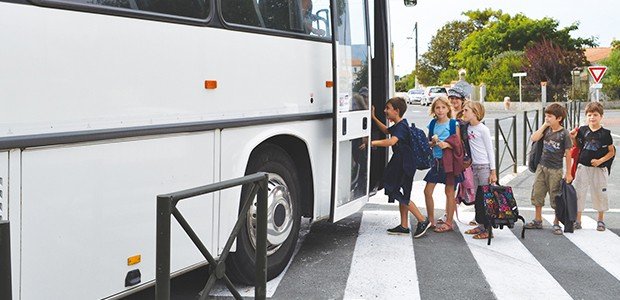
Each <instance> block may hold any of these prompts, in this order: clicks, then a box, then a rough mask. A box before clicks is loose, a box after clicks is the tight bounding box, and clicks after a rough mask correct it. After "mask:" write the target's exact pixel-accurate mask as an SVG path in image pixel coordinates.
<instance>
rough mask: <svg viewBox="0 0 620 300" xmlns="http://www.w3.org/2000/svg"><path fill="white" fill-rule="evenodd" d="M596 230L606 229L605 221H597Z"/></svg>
mask: <svg viewBox="0 0 620 300" xmlns="http://www.w3.org/2000/svg"><path fill="white" fill-rule="evenodd" d="M596 230H598V231H605V222H603V221H598V222H596Z"/></svg>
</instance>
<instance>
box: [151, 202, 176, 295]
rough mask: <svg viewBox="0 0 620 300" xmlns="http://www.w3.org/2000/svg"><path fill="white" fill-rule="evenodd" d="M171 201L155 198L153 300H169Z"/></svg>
mask: <svg viewBox="0 0 620 300" xmlns="http://www.w3.org/2000/svg"><path fill="white" fill-rule="evenodd" d="M171 214H172V199H170V198H168V197H161V196H157V240H156V242H155V247H156V248H155V249H156V252H155V264H156V266H157V267H156V268H157V269H156V270H157V273H156V274H155V298H156V299H157V300H168V299H170V219H171V218H172V215H171Z"/></svg>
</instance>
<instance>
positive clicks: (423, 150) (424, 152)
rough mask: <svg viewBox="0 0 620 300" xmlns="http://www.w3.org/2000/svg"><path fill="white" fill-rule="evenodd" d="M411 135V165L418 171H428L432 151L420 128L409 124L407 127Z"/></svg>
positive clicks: (431, 160)
mask: <svg viewBox="0 0 620 300" xmlns="http://www.w3.org/2000/svg"><path fill="white" fill-rule="evenodd" d="M409 133H410V134H411V150H412V152H413V163H414V165H415V167H416V169H418V170H426V169H430V168H431V165H432V162H433V150H432V148H431V147H430V146H429V145H428V140H427V139H426V134H424V131H423V130H422V129H420V128H417V127H415V124H414V123H411V127H409Z"/></svg>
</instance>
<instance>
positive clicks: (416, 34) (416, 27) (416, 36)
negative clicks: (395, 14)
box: [407, 21, 418, 88]
mask: <svg viewBox="0 0 620 300" xmlns="http://www.w3.org/2000/svg"><path fill="white" fill-rule="evenodd" d="M413 31H415V36H414V37H410V36H408V37H407V39H408V40H410V39H412V38H413V39H415V40H414V43H415V70H416V71H418V22H417V21H416V22H415V25H413ZM415 87H416V88H417V87H418V76H416V77H415Z"/></svg>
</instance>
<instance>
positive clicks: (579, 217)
mask: <svg viewBox="0 0 620 300" xmlns="http://www.w3.org/2000/svg"><path fill="white" fill-rule="evenodd" d="M600 219H601V213H599V220H600ZM576 221H577V222H579V223H581V212H580V211H578V212H577V220H576Z"/></svg>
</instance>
